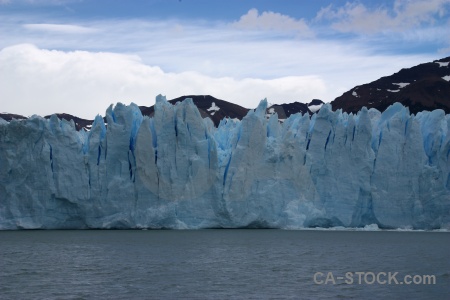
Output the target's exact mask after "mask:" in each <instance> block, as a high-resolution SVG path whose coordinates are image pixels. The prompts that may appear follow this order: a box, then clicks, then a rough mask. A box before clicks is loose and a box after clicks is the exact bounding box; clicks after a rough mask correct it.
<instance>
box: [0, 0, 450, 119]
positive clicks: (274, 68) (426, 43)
mask: <svg viewBox="0 0 450 300" xmlns="http://www.w3.org/2000/svg"><path fill="white" fill-rule="evenodd" d="M449 16H450V0H425V1H416V0H409V1H408V0H397V1H355V2H353V1H351V0H350V1H340V0H334V1H332V0H315V1H306V0H305V1H295V0H293V1H288V0H284V1H280V0H276V1H275V0H274V1H268V0H266V1H265V0H258V1H257V0H229V1H210V0H159V1H158V0H134V1H123V0H0V112H10V113H16V114H22V115H26V116H30V115H32V114H40V115H47V114H51V113H55V112H66V113H70V114H74V115H77V116H80V117H84V118H89V119H92V118H93V117H94V116H95V115H96V114H98V113H99V114H102V115H103V114H104V111H105V109H106V108H107V106H109V105H110V104H111V103H116V102H122V103H126V104H129V103H130V102H134V103H136V104H138V105H146V106H150V105H153V104H154V101H155V100H154V99H155V96H156V95H158V94H163V95H165V96H167V98H168V99H172V98H175V97H178V96H182V95H189V94H210V95H213V96H215V97H217V98H221V99H224V100H228V101H231V102H234V103H237V104H240V105H242V106H244V107H248V108H254V107H256V105H257V104H258V102H259V101H260V100H261V99H263V98H267V99H268V101H269V102H271V103H285V102H292V101H300V102H309V101H310V100H311V99H313V98H319V99H322V100H324V101H325V102H330V101H332V100H333V99H334V98H336V97H338V96H340V95H341V94H342V93H343V92H345V91H347V90H349V89H351V88H352V87H354V86H356V85H359V84H364V83H368V82H371V81H373V80H376V79H378V78H379V77H381V76H387V75H391V74H392V73H395V72H397V71H399V70H400V69H401V68H407V67H412V66H414V65H417V64H420V63H424V62H428V61H432V60H435V59H439V58H443V57H446V56H449V55H450V17H449Z"/></svg>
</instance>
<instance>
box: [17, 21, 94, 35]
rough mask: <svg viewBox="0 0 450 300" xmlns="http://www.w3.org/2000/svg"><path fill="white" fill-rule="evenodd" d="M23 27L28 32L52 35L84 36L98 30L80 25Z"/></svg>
mask: <svg viewBox="0 0 450 300" xmlns="http://www.w3.org/2000/svg"><path fill="white" fill-rule="evenodd" d="M23 27H24V28H25V29H28V30H35V31H44V32H50V33H52V32H53V33H64V34H84V33H94V32H97V31H98V30H96V29H93V28H89V27H85V26H78V25H69V24H45V23H42V24H24V25H23Z"/></svg>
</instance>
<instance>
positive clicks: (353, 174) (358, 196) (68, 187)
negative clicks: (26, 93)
mask: <svg viewBox="0 0 450 300" xmlns="http://www.w3.org/2000/svg"><path fill="white" fill-rule="evenodd" d="M266 107H267V102H266V101H265V100H263V101H261V103H260V105H259V106H258V108H256V109H255V110H250V112H249V113H248V115H247V116H246V117H245V118H244V119H243V120H242V121H238V120H232V119H224V120H222V122H221V123H220V125H219V126H218V128H215V127H214V125H213V124H212V122H211V120H210V119H202V117H201V116H200V113H199V111H198V109H197V108H196V106H195V105H194V104H193V102H192V100H190V99H186V100H185V101H183V102H180V103H177V104H175V105H172V104H170V103H168V102H167V101H166V100H165V98H164V97H163V96H158V97H157V100H156V105H155V115H154V117H152V118H149V117H143V116H142V114H141V112H140V110H139V108H138V107H137V106H136V105H135V104H131V105H130V106H125V105H123V104H120V103H119V104H117V105H116V106H115V107H113V106H111V107H109V108H108V109H107V111H106V119H107V126H105V123H104V121H103V118H102V117H101V116H97V117H96V119H95V121H94V124H93V126H92V129H91V130H90V131H89V132H86V131H84V130H82V131H79V132H77V131H76V130H75V126H74V124H73V122H67V121H65V120H59V119H58V118H57V117H56V116H53V117H52V118H50V119H49V120H46V119H44V118H41V117H38V116H33V117H31V118H29V119H27V120H21V121H16V120H13V121H11V122H9V123H8V122H6V121H4V120H1V119H0V229H22V228H30V229H32V228H174V229H186V228H193V229H196V228H244V227H255V228H258V227H264V228H302V227H332V226H345V227H364V226H366V225H370V224H377V225H378V226H379V227H380V228H416V229H432V228H449V227H450V162H449V156H450V115H445V114H444V112H443V111H442V110H435V111H433V112H422V113H419V114H417V115H416V116H414V115H411V114H410V113H409V110H408V108H405V107H403V106H402V105H401V104H398V103H397V104H394V105H392V106H391V107H389V108H388V109H387V110H386V111H385V112H383V113H380V112H379V111H377V110H374V109H370V110H367V109H365V108H363V109H362V110H361V111H360V112H359V113H358V114H356V115H353V114H347V113H343V112H342V111H340V110H338V111H336V112H333V111H332V110H331V107H330V105H329V104H326V105H324V106H323V107H322V108H321V109H320V111H319V112H318V113H317V114H315V115H313V116H312V117H309V116H308V115H300V114H296V115H291V116H290V117H289V118H288V119H287V120H286V121H285V122H284V123H282V124H280V123H279V122H278V119H277V116H276V114H274V115H272V116H271V117H270V118H269V119H267V118H266V117H265V111H266Z"/></svg>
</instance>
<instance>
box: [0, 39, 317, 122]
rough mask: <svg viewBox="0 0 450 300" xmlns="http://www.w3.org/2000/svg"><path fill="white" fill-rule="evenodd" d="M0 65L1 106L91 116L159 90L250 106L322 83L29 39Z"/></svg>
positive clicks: (1, 55)
mask: <svg viewBox="0 0 450 300" xmlns="http://www.w3.org/2000/svg"><path fill="white" fill-rule="evenodd" d="M0 65H1V66H2V67H1V68H0V99H2V108H1V109H2V110H3V111H5V112H12V113H19V114H24V115H31V114H40V115H46V114H50V113H55V112H66V113H70V114H74V115H77V116H80V117H84V118H93V117H94V116H95V114H97V113H100V114H103V112H104V111H105V109H106V108H107V106H108V105H109V104H111V103H115V102H124V103H130V102H135V103H137V104H139V105H146V106H150V105H152V104H154V98H155V96H156V95H157V94H159V93H161V94H163V95H166V96H167V97H168V98H169V99H171V98H175V97H178V96H181V95H188V94H211V95H213V96H215V97H218V98H222V99H226V100H230V101H233V102H235V103H238V104H240V105H242V106H245V107H256V105H257V104H258V102H259V100H261V99H263V98H265V97H267V98H268V99H269V100H271V99H278V100H280V101H295V100H299V99H312V98H313V96H314V95H316V94H320V93H321V92H322V91H323V90H324V89H325V86H324V82H323V81H322V80H321V79H320V78H318V77H317V76H290V77H282V78H277V79H271V80H263V79H255V78H245V79H242V80H237V79H233V78H231V77H221V78H212V77H209V76H205V75H202V74H199V73H197V72H181V73H166V72H164V71H163V70H161V69H160V68H159V67H151V66H148V65H145V64H143V63H142V62H141V61H140V59H139V58H138V57H136V56H129V55H122V54H113V53H91V52H85V51H73V52H63V51H49V50H42V49H38V48H37V47H35V46H33V45H29V44H23V45H17V46H13V47H8V48H5V49H3V50H1V51H0Z"/></svg>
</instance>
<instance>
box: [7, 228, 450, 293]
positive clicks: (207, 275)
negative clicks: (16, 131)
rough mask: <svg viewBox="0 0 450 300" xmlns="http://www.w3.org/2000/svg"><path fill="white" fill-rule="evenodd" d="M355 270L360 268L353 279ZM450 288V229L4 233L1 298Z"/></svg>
mask: <svg viewBox="0 0 450 300" xmlns="http://www.w3.org/2000/svg"><path fill="white" fill-rule="evenodd" d="M318 272H321V273H318ZM347 272H351V273H349V274H352V276H351V278H353V283H351V284H350V282H349V277H345V276H346V273H347ZM356 272H365V273H356ZM389 272H391V278H389ZM395 272H398V274H397V275H395ZM384 273H385V274H384ZM406 275H411V277H409V278H408V279H409V280H407V281H408V282H410V281H411V282H412V281H413V279H414V280H415V281H416V282H419V280H420V281H422V282H423V281H425V280H426V278H425V277H423V276H422V275H433V276H435V282H436V284H414V283H412V284H409V285H408V284H406V283H405V282H404V279H405V278H404V277H405V276H406ZM419 275H420V276H419ZM327 276H328V277H327ZM359 276H360V278H359ZM377 276H378V278H377ZM414 276H415V277H414ZM314 277H315V278H314ZM338 277H344V278H346V280H347V282H345V280H342V279H341V280H340V279H337V278H338ZM393 278H395V280H394V279H393ZM314 279H316V282H318V283H316V282H315V280H314ZM332 279H333V280H334V282H333V280H332ZM359 279H361V280H359ZM374 280H375V282H373V281H374ZM388 280H390V281H391V282H390V283H391V284H389V282H388ZM359 281H360V283H361V284H359ZM396 281H397V282H398V284H396ZM401 282H404V283H403V284H401ZM429 282H431V281H429ZM319 283H321V284H319ZM325 283H326V284H325ZM449 295H450V233H443V232H390V231H374V232H360V231H320V230H304V231H287V230H262V229H256V230H220V229H219V230H198V231H165V230H162V231H152V230H147V231H142V230H141V231H139V230H134V231H133V230H123V231H122V230H110V231H106V230H105V231H101V230H85V231H81V230H80V231H76V230H74V231H72V230H66V231H53V230H52V231H3V232H0V298H1V299H315V298H321V299H327V298H329V299H335V298H368V299H384V298H391V299H392V298H405V299H406V298H408V299H448V298H449V297H450V296H449Z"/></svg>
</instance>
